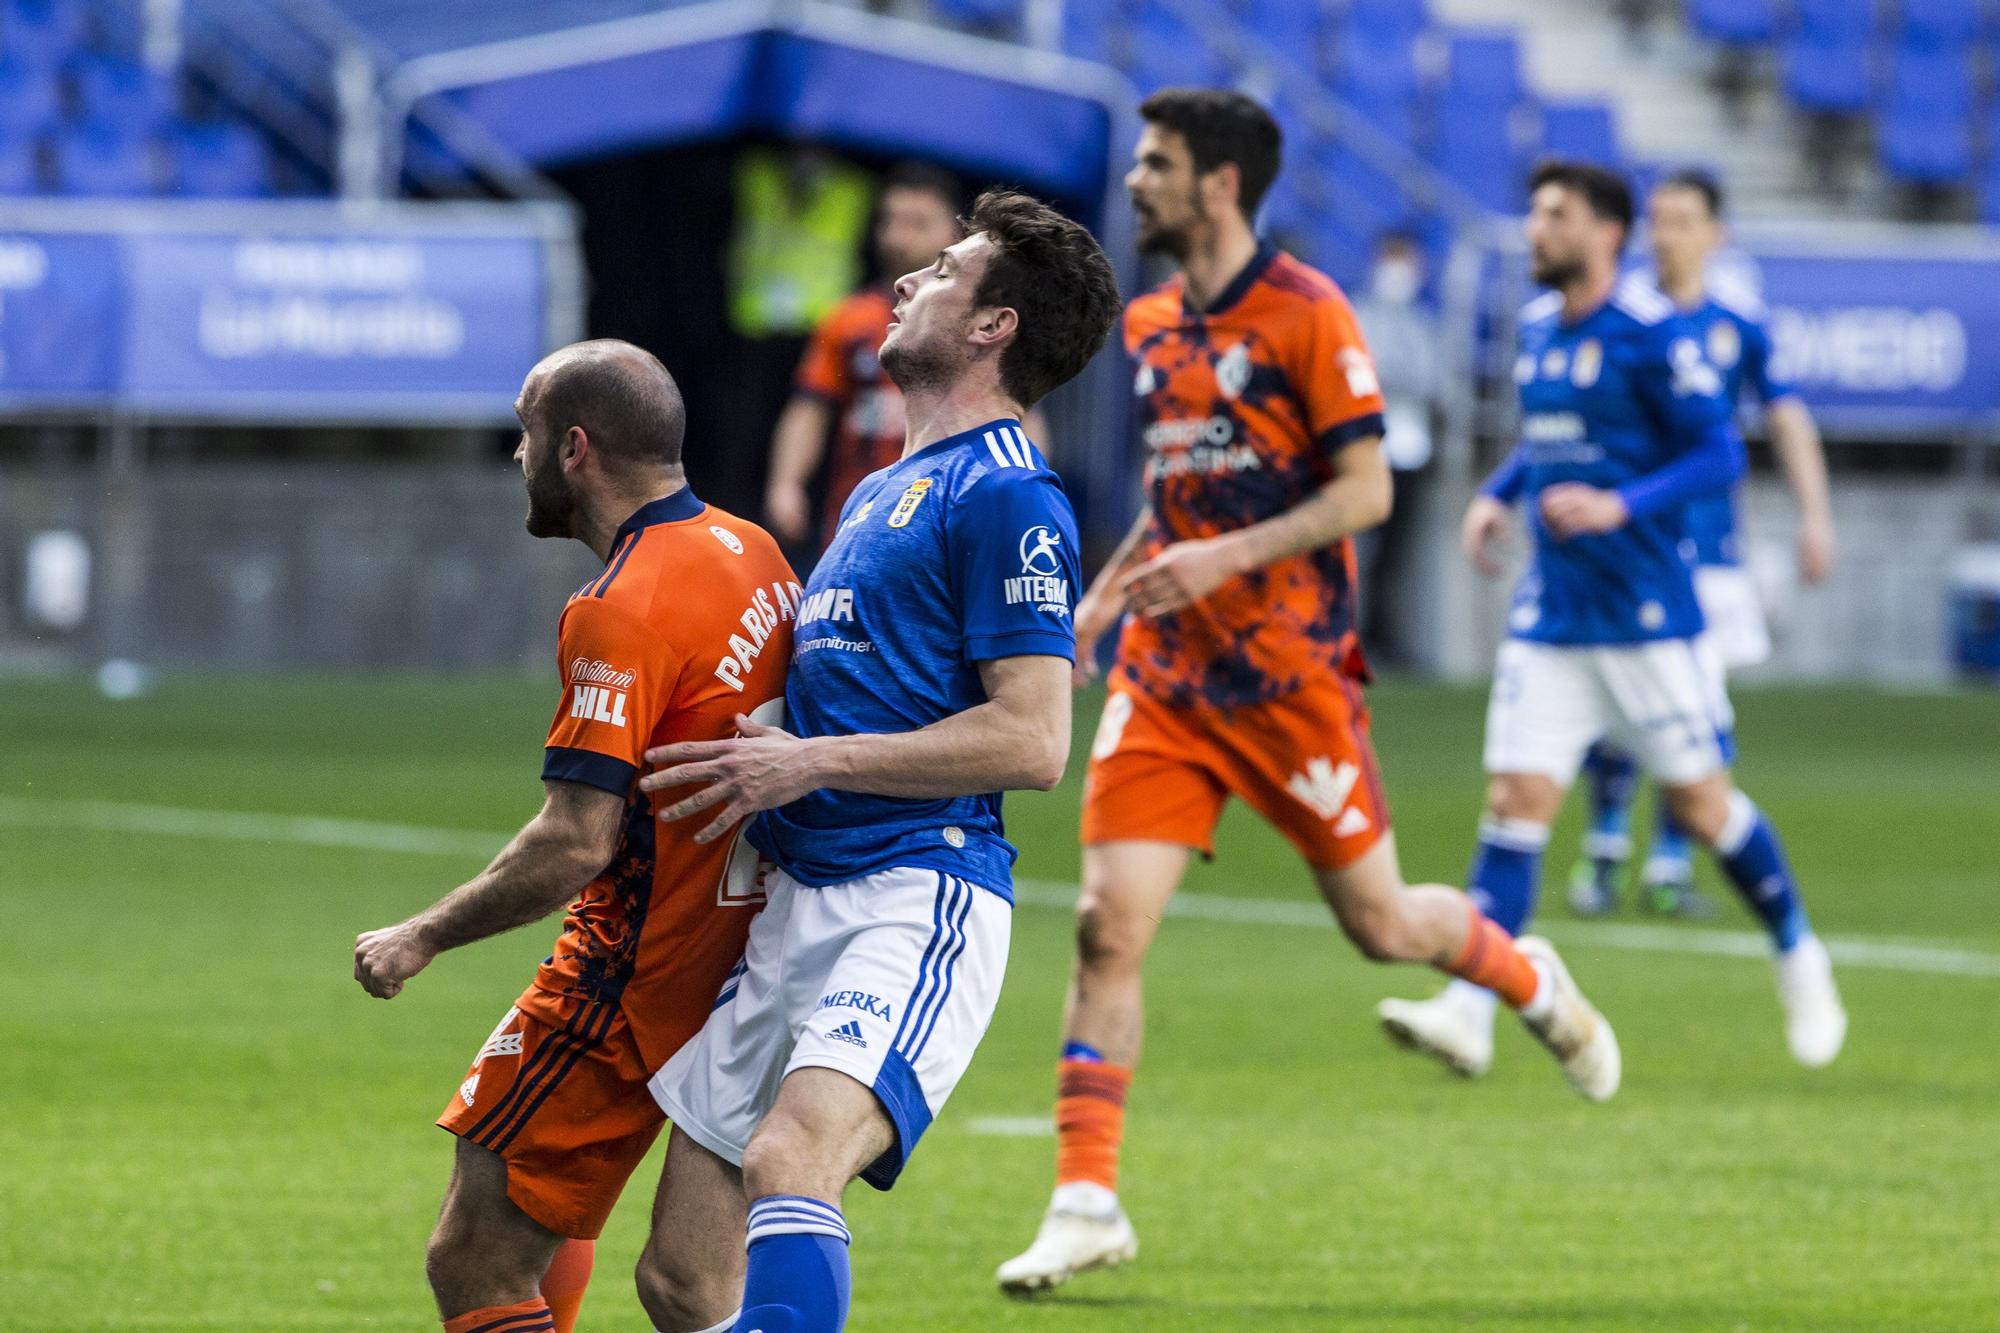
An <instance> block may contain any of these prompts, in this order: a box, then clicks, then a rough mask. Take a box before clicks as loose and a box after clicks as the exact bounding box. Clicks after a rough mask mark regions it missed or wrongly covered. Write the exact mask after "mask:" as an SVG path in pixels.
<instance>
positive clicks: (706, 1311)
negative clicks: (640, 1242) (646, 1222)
mask: <svg viewBox="0 0 2000 1333" xmlns="http://www.w3.org/2000/svg"><path fill="white" fill-rule="evenodd" d="M745 1208H746V1205H745V1203H744V1199H743V1173H742V1172H741V1171H738V1170H737V1169H736V1168H735V1167H734V1166H732V1165H730V1164H729V1163H728V1162H726V1161H724V1160H723V1159H722V1158H720V1157H717V1156H716V1155H715V1154H714V1153H712V1152H710V1151H709V1150H708V1149H706V1148H704V1147H702V1146H701V1145H700V1144H698V1143H696V1142H695V1141H694V1140H693V1139H691V1138H689V1137H688V1136H687V1135H685V1134H683V1133H681V1132H680V1131H679V1130H678V1129H676V1130H674V1131H673V1135H672V1137H671V1138H669V1139H668V1140H667V1162H666V1166H665V1167H664V1168H663V1169H662V1170H661V1172H660V1188H659V1192H658V1193H657V1194H656V1195H655V1196H654V1198H653V1229H652V1233H651V1234H650V1235H649V1236H648V1237H647V1238H646V1248H645V1250H644V1251H643V1252H641V1254H640V1255H639V1266H638V1269H637V1271H636V1272H635V1273H634V1275H633V1276H634V1278H635V1280H636V1282H637V1284H638V1288H639V1304H640V1305H642V1306H644V1307H645V1310H646V1317H647V1318H648V1319H650V1320H652V1321H653V1327H654V1328H656V1329H658V1330H660V1333H723V1331H724V1330H727V1329H728V1328H729V1326H730V1325H731V1324H733V1323H735V1322H736V1310H737V1306H738V1305H739V1304H740V1302H741V1298H742V1295H743V1246H742V1244H741V1243H740V1242H739V1241H738V1240H737V1237H739V1236H741V1235H742V1234H743V1216H744V1212H745Z"/></svg>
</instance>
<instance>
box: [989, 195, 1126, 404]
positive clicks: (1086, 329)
mask: <svg viewBox="0 0 2000 1333" xmlns="http://www.w3.org/2000/svg"><path fill="white" fill-rule="evenodd" d="M965 230H966V234H967V235H973V234H976V233H981V232H983V233H985V235H986V239H987V241H988V242H989V243H990V244H991V245H992V247H993V250H992V254H991V255H990V256H989V257H988V259H987V261H986V271H985V272H984V273H983V274H981V275H980V278H979V290H978V292H976V293H975V294H974V296H973V304H974V305H975V306H1011V307H1012V308H1013V310H1014V312H1015V313H1016V314H1017V315H1018V316H1019V317H1020V330H1019V332H1017V333H1016V334H1015V335H1014V341H1013V342H1011V343H1009V344H1008V345H1007V348H1006V350H1005V351H1004V352H1002V353H1001V354H1000V383H1001V387H1002V388H1004V389H1005V390H1006V391H1007V395H1008V397H1010V398H1012V399H1014V401H1016V402H1018V403H1020V404H1021V405H1022V406H1023V407H1031V406H1033V405H1034V404H1035V403H1038V402H1040V401H1041V400H1042V399H1043V398H1045V397H1047V396H1048V394H1049V392H1050V391H1051V390H1053V389H1055V388H1057V387H1059V386H1060V385H1063V384H1066V383H1068V382H1069V381H1070V380H1071V379H1073V378H1075V376H1076V373H1077V372H1078V371H1080V370H1082V369H1083V368H1084V366H1086V365H1088V364H1089V363H1090V358H1091V357H1093V356H1096V355H1097V349H1098V348H1100V347H1102V346H1104V340H1105V339H1106V338H1107V337H1109V336H1110V334H1111V326H1112V324H1113V323H1115V322H1116V321H1117V319H1118V307H1119V300H1118V279H1117V278H1116V277H1115V276H1113V274H1112V272H1111V261H1110V260H1108V259H1106V258H1105V257H1104V251H1103V249H1102V248H1101V247H1100V246H1099V245H1098V244H1097V238H1096V237H1094V236H1092V235H1091V234H1090V233H1089V232H1088V231H1086V230H1085V229H1084V228H1083V227H1081V226H1079V225H1078V224H1077V223H1075V222H1072V221H1070V220H1069V219H1068V218H1066V217H1064V216H1063V215H1062V214H1061V213H1058V212H1057V211H1056V210H1055V209H1053V208H1050V207H1049V206H1048V205H1047V204H1044V203H1042V202H1041V201H1040V200H1037V199H1030V198H1029V197H1028V196H1027V195H1025V194H1016V193H1014V192H1013V191H1011V190H988V191H987V192H986V193H984V194H982V195H980V196H979V199H978V200H977V202H975V203H974V204H973V205H972V215H971V216H970V217H968V218H967V219H966V221H965Z"/></svg>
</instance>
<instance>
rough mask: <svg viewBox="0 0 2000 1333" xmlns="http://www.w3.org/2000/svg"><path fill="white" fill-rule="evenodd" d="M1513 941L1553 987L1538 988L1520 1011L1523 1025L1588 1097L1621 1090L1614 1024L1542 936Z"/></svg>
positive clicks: (1593, 1098) (1605, 1096)
mask: <svg viewBox="0 0 2000 1333" xmlns="http://www.w3.org/2000/svg"><path fill="white" fill-rule="evenodd" d="M1515 944H1516V946H1517V947H1518V948H1519V949H1520V950H1521V952H1522V953H1524V954H1526V955H1528V958H1529V959H1530V960H1531V961H1532V962H1533V963H1534V964H1535V970H1536V971H1537V972H1539V973H1541V976H1542V984H1543V985H1544V986H1547V987H1549V988H1550V993H1549V994H1548V995H1547V996H1543V995H1541V994H1539V993H1538V994H1537V995H1536V996H1535V998H1534V1000H1533V1001H1532V1002H1530V1004H1529V1005H1528V1007H1527V1008H1526V1009H1523V1010H1522V1011H1521V1025H1522V1026H1523V1027H1525V1028H1527V1029H1528V1031H1529V1032H1530V1033H1532V1034H1533V1035H1534V1037H1535V1040H1537V1041H1539V1042H1541V1043H1542V1045H1544V1046H1546V1047H1548V1048H1549V1052H1550V1053H1551V1054H1552V1055H1554V1056H1555V1057H1556V1060H1557V1062H1558V1063H1559V1064H1561V1065H1562V1069H1563V1074H1564V1076H1565V1077H1567V1078H1568V1079H1569V1085H1570V1086H1571V1087H1572V1088H1575V1089H1576V1090H1577V1092H1578V1093H1580V1094H1581V1095H1582V1096H1583V1097H1585V1098H1586V1099H1588V1100H1590V1101H1593V1102H1602V1101H1609V1100H1610V1099H1611V1095H1612V1094H1613V1093H1615V1092H1617V1091H1618V1079H1619V1074H1620V1068H1621V1066H1620V1061H1619V1056H1618V1037H1617V1035H1616V1034H1615V1033H1613V1032H1612V1031H1611V1024H1609V1023H1607V1022H1606V1021H1605V1020H1604V1015H1603V1014H1600V1013H1598V1012H1597V1010H1596V1008H1595V1007H1593V1006H1592V1005H1591V1003H1590V1001H1589V1000H1586V999H1584V998H1583V992H1582V991H1580V990H1578V989H1577V987H1576V982H1575V981H1573V980H1571V979H1570V975H1569V969H1568V968H1567V967H1564V966H1563V961H1562V958H1561V957H1560V956H1559V955H1557V953H1556V947H1555V945H1553V944H1550V943H1549V942H1548V941H1547V940H1545V939H1543V938H1542V937H1541V936H1539V935H1523V936H1522V937H1521V938H1520V939H1518V940H1516V941H1515ZM1530 1014H1532V1015H1533V1017H1530Z"/></svg>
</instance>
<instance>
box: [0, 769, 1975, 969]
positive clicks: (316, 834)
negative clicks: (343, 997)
mask: <svg viewBox="0 0 2000 1333" xmlns="http://www.w3.org/2000/svg"><path fill="white" fill-rule="evenodd" d="M0 824H12V825H16V826H20V827H30V828H74V829H90V830H93V831H98V832H105V833H150V834H157V835H160V836H164V837H182V838H221V839H226V840H228V841H232V842H256V843H291V844H294V845H302V846H311V847H334V848H346V849H350V850H355V851H370V852H398V853H404V854H409V855H419V856H459V857H490V856H492V855H493V854H494V853H495V852H497V851H498V850H499V849H500V847H501V846H502V845H503V844H504V843H505V842H506V841H507V839H508V838H509V837H510V836H512V835H510V834H506V833H481V832H479V831H478V830H476V829H450V828H434V827H428V826H425V825H418V824H392V823H385V822H381V821H377V820H372V819H340V818H334V817H330V816H323V815H273V814H262V813H257V812H254V811H247V810H199V809H192V808H189V807H185V806H171V805H141V804H133V803H128V802H124V801H71V800H35V799H23V798H20V797H13V796H0ZM1076 894H1077V887H1076V885H1074V884H1063V883H1059V882H1056V881H1053V880H1038V879H1024V880H1017V881H1015V884H1014V899H1015V901H1016V902H1017V903H1019V904H1020V905H1021V906H1023V907H1036V908H1063V909H1067V908H1069V907H1072V906H1074V904H1075V903H1076ZM1167 915H1168V916H1173V917H1189V918H1193V919H1195V920H1199V921H1215V922H1221V923H1224V924H1227V925H1235V926H1276V927H1279V928H1282V929H1287V930H1299V929H1305V930H1331V929H1332V928H1333V924H1334V923H1333V918H1332V915H1331V914H1330V913H1329V912H1328V911H1327V910H1326V908H1325V907H1323V906H1321V905H1320V904H1318V903H1315V902H1307V901H1283V900H1274V899H1269V898H1224V897H1219V896H1216V895H1213V894H1201V893H1181V894H1178V895H1176V896H1175V898H1174V900H1173V901H1172V902H1171V903H1169V904H1168V906H1167ZM1547 929H1548V933H1549V934H1551V935H1554V936H1555V937H1556V938H1557V939H1559V940H1565V941H1570V942H1573V943H1575V944H1578V945H1581V946H1584V947H1587V948H1600V949H1618V950H1623V951H1626V952H1635V953H1678V954H1696V955H1708V956H1711V957H1724V958H1766V957H1768V956H1769V955H1770V944H1769V943H1768V942H1767V941H1766V939H1765V937H1764V936H1762V935H1760V934H1757V933H1756V932H1754V931H1747V930H1712V929H1680V928H1671V927H1666V926H1641V925H1619V924H1612V923H1607V922H1593V921H1556V922H1550V923H1549V925H1548V927H1547ZM1826 946H1827V950H1828V952H1830V953H1831V954H1832V955H1833V960H1834V961H1835V962H1837V963H1840V964H1842V965H1843V966H1846V967H1864V968H1880V969H1884V970H1887V971H1894V972H1922V973H1928V974H1931V975H1935V976H1959V977H1981V978H1995V977H2000V954H1993V953H1984V952H1981V951H1979V950H1975V949H1960V948H1954V947H1951V946H1948V945H1942V944H1930V943H1925V942H1922V941H1917V940H1895V939H1867V938H1849V939H1829V940H1828V941H1827V942H1826Z"/></svg>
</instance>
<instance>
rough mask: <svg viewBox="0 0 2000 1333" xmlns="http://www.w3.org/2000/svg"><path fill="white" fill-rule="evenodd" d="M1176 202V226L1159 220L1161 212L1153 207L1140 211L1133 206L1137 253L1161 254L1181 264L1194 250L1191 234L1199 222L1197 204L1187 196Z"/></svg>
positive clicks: (1199, 206)
mask: <svg viewBox="0 0 2000 1333" xmlns="http://www.w3.org/2000/svg"><path fill="white" fill-rule="evenodd" d="M1179 202H1180V209H1179V215H1180V222H1179V224H1178V225H1173V224H1169V223H1167V222H1164V221H1162V220H1161V210H1160V208H1159V207H1158V205H1154V206H1153V207H1152V208H1151V209H1149V210H1148V211H1145V212H1142V211H1140V210H1139V209H1138V207H1137V206H1136V205H1135V206H1134V208H1133V213H1134V214H1135V215H1136V216H1137V218H1138V222H1139V228H1138V231H1139V235H1138V242H1139V252H1140V253H1141V254H1148V255H1165V256H1167V257H1168V258H1169V259H1171V260H1173V261H1174V262H1175V263H1177V264H1178V263H1182V262H1184V261H1185V260H1186V259H1187V257H1188V255H1189V254H1190V253H1192V252H1193V250H1194V233H1195V228H1196V226H1197V224H1198V223H1199V222H1200V220H1201V201H1200V200H1198V199H1196V198H1195V196H1194V195H1193V194H1192V193H1190V194H1189V195H1188V196H1187V197H1186V198H1184V199H1182V200H1180V201H1179Z"/></svg>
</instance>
